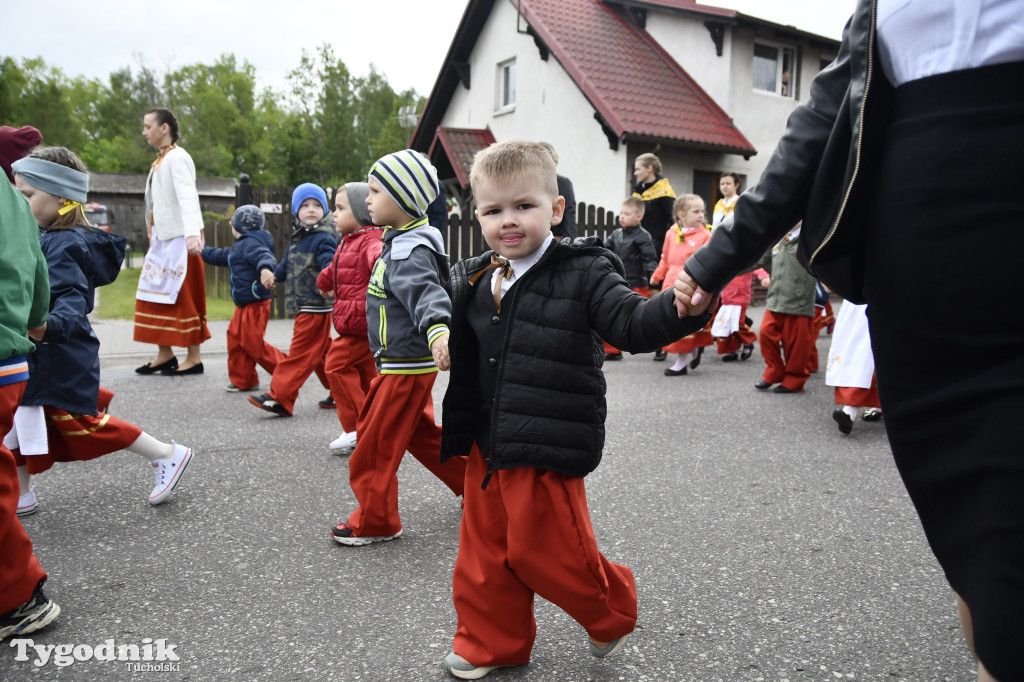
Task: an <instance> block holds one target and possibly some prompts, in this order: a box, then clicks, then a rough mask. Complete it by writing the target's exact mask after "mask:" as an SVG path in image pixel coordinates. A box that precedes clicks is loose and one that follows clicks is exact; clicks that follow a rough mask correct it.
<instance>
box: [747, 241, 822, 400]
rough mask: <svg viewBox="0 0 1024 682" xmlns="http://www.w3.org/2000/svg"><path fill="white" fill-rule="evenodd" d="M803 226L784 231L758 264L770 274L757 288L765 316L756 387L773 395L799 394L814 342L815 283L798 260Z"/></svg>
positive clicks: (806, 373) (806, 374)
mask: <svg viewBox="0 0 1024 682" xmlns="http://www.w3.org/2000/svg"><path fill="white" fill-rule="evenodd" d="M800 229H801V224H797V226H796V227H794V228H793V229H792V230H790V231H789V232H788V233H786V236H785V237H783V238H782V241H780V242H779V243H778V244H776V245H775V247H774V248H773V249H772V250H771V251H770V252H769V253H766V254H765V255H764V257H763V258H762V259H761V261H760V262H759V263H758V265H759V266H761V267H765V268H767V269H768V270H769V272H770V276H769V277H767V278H766V279H764V280H762V282H761V284H762V285H763V286H766V287H768V300H767V301H766V302H765V311H764V317H762V318H761V355H762V357H764V362H765V368H764V373H763V374H762V375H761V378H760V379H759V380H758V381H757V382H756V383H755V384H754V388H756V389H757V390H759V391H767V390H768V389H769V388H771V387H772V384H778V386H776V387H775V388H774V389H772V391H773V392H774V393H782V394H791V393H802V392H803V390H804V384H805V383H807V379H808V378H809V377H810V376H811V371H810V370H811V346H812V345H813V344H814V340H815V334H816V328H815V326H814V296H815V285H816V284H817V281H816V280H815V279H814V275H812V274H810V273H809V272H807V270H806V269H805V268H804V266H803V265H801V264H800V261H799V260H797V255H796V254H797V244H798V242H799V239H800Z"/></svg>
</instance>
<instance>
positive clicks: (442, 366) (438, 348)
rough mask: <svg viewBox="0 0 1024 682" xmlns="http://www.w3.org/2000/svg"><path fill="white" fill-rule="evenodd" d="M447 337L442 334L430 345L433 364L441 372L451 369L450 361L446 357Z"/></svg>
mask: <svg viewBox="0 0 1024 682" xmlns="http://www.w3.org/2000/svg"><path fill="white" fill-rule="evenodd" d="M448 336H449V335H448V334H442V335H441V336H439V337H437V338H436V339H434V342H433V343H432V344H430V352H431V353H433V355H434V364H435V365H437V368H438V369H439V370H441V371H443V372H447V371H448V370H450V369H451V368H452V361H451V358H450V357H449V356H448Z"/></svg>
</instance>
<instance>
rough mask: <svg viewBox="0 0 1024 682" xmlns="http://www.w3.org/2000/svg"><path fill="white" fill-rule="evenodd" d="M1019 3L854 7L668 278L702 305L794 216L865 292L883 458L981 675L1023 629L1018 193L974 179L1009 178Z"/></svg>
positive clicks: (850, 288) (1015, 663)
mask: <svg viewBox="0 0 1024 682" xmlns="http://www.w3.org/2000/svg"><path fill="white" fill-rule="evenodd" d="M1022 16H1024V0H958V1H957V2H956V3H953V2H934V1H931V0H857V3H856V9H855V11H854V14H853V18H852V19H851V20H850V22H849V23H848V24H847V27H846V30H845V32H844V36H843V43H842V46H841V47H840V49H839V56H838V57H837V58H836V60H835V62H833V63H832V64H831V65H830V66H828V67H827V68H825V69H824V70H822V71H821V73H819V74H818V75H817V77H815V79H814V81H813V82H812V83H811V90H810V98H809V100H808V101H807V102H806V103H804V104H801V105H800V106H798V107H797V108H796V109H795V110H794V111H793V113H792V115H790V117H789V122H788V125H787V129H786V132H785V134H784V135H783V136H782V138H781V139H780V141H779V145H778V148H777V149H776V150H775V152H774V153H773V155H772V157H771V158H770V159H769V161H768V165H767V166H766V167H765V171H764V173H763V174H762V176H761V179H760V181H759V182H758V183H757V185H756V186H754V187H752V188H751V189H749V190H748V191H747V192H746V193H745V194H744V195H743V201H741V202H739V203H738V204H737V205H736V211H735V213H734V216H733V217H734V222H733V224H732V226H729V225H728V224H726V225H723V226H721V227H719V228H717V229H716V230H715V232H714V234H713V235H712V237H711V241H710V242H709V243H708V244H707V246H706V247H705V248H704V249H703V250H701V251H699V252H697V253H696V254H694V255H693V257H692V258H690V259H689V260H688V261H687V262H686V268H685V272H683V273H682V274H680V276H679V279H678V280H677V282H676V297H677V299H678V305H679V307H680V309H681V310H683V311H685V312H689V313H691V314H697V313H699V312H702V311H703V308H704V307H706V306H707V305H709V303H711V301H712V299H713V297H712V296H709V295H707V294H708V292H715V291H719V290H720V289H721V288H722V287H723V286H724V285H725V284H726V283H727V282H728V281H729V280H730V279H731V278H732V277H733V276H734V275H735V274H736V273H737V272H741V271H742V270H743V269H745V268H749V266H750V264H752V263H753V262H755V261H756V260H757V259H758V258H759V257H760V255H761V254H762V253H763V252H764V251H765V250H766V249H768V248H769V247H770V246H771V245H772V243H774V242H775V241H776V240H778V238H779V236H780V235H781V234H784V233H785V232H786V231H788V230H789V229H790V228H791V227H792V226H793V225H794V224H795V223H796V222H797V221H798V220H800V219H801V218H802V219H803V233H802V235H801V237H800V245H801V246H800V252H801V256H802V259H803V261H804V262H805V263H806V264H807V265H808V267H809V268H810V269H811V270H812V271H813V272H814V274H815V275H817V276H818V278H819V279H820V280H822V281H823V282H824V283H825V284H827V285H828V286H829V288H831V289H832V290H833V291H835V292H837V293H838V294H840V295H841V296H842V297H843V298H845V299H847V300H850V301H853V302H855V303H867V305H868V308H867V316H868V324H869V327H870V331H871V346H872V350H873V351H874V358H875V370H876V372H877V376H878V393H879V397H880V398H881V403H882V407H883V409H884V410H885V422H886V430H887V432H888V435H889V443H890V445H891V446H892V454H893V458H894V459H895V461H896V466H897V468H898V469H899V472H900V475H901V476H902V477H903V482H904V484H905V485H906V487H907V492H908V493H909V494H910V499H911V500H912V501H913V502H914V506H915V507H916V509H917V512H918V514H919V516H920V518H921V525H922V526H923V528H924V532H925V535H926V536H927V538H928V542H929V544H930V545H931V548H932V551H933V552H934V553H935V556H936V558H937V559H938V562H939V565H940V566H941V567H942V569H943V571H944V572H945V575H946V578H947V579H948V581H949V583H950V585H951V586H952V588H953V591H954V592H955V593H956V602H957V606H958V607H959V611H960V621H961V625H962V626H963V630H964V635H965V638H966V641H967V644H968V646H969V647H970V648H971V652H972V653H974V654H975V655H976V658H977V660H978V679H979V680H992V679H999V680H1004V682H1005V681H1006V680H1019V679H1022V669H1021V662H1020V645H1021V642H1024V616H1022V614H1024V448H1022V446H1021V441H1020V415H1021V414H1022V412H1024V353H1022V352H1021V350H1022V349H1024V317H1022V316H1021V315H1019V314H1017V313H1014V312H1013V310H1014V309H1013V306H1012V305H1010V306H1007V303H1006V301H1007V298H1006V296H1005V295H1004V292H1009V291H1014V290H1016V288H1017V281H1016V280H1017V272H1018V271H1019V268H1020V254H1021V253H1022V252H1024V230H1022V229H1021V226H1022V224H1024V194H1022V193H1021V192H1019V191H1016V190H1015V189H1010V190H1009V191H1006V192H997V193H993V192H992V188H991V179H992V178H999V183H1000V186H1001V187H1006V188H1018V187H1021V186H1022V185H1024V164H1022V163H1021V159H1022V158H1024V126H1022V125H1021V121H1022V120H1024V88H1021V87H1020V83H1022V82H1024V31H1021V29H1020V27H1021V17H1022ZM1013 83H1017V85H1016V86H1014V85H1012V84H1013ZM925 283H926V284H925ZM922 286H924V287H925V289H924V290H922ZM893 597H894V598H896V599H899V597H900V595H898V594H894V595H893ZM952 601H953V597H952V595H951V597H950V602H952ZM936 634H938V632H936Z"/></svg>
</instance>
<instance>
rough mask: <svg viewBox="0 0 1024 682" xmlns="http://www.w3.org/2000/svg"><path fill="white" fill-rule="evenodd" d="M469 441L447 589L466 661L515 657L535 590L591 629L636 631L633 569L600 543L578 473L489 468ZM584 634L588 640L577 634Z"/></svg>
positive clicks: (606, 635) (601, 633) (508, 661)
mask: <svg viewBox="0 0 1024 682" xmlns="http://www.w3.org/2000/svg"><path fill="white" fill-rule="evenodd" d="M486 474H487V463H486V461H485V460H484V458H483V457H482V456H481V455H480V451H479V450H478V449H477V448H476V447H475V446H474V447H473V451H472V452H471V453H470V456H469V466H468V468H467V470H466V481H467V484H466V509H465V511H464V512H463V514H462V528H461V531H460V533H459V554H458V557H456V559H455V573H454V576H453V580H452V593H453V597H454V600H455V611H456V613H457V614H458V621H459V625H458V630H457V631H456V633H455V646H454V651H455V653H457V654H458V655H460V656H462V657H463V658H465V659H466V660H467V661H469V662H470V663H472V664H473V665H477V666H482V665H522V664H524V663H526V662H527V661H528V660H529V658H530V650H531V649H532V648H533V641H534V638H535V637H536V634H537V623H536V621H535V620H534V616H533V600H534V595H535V594H538V595H540V596H541V597H543V598H544V599H547V600H548V601H550V602H552V603H553V604H555V605H557V606H558V607H559V608H561V609H562V610H564V611H565V612H566V613H568V614H569V615H570V616H572V618H573V619H574V620H575V621H576V622H577V623H579V624H580V625H582V626H583V628H584V629H585V630H586V631H587V634H589V635H590V636H591V637H593V638H594V639H595V640H597V641H600V642H609V641H611V640H613V639H616V638H618V637H621V636H623V635H625V634H628V633H630V632H632V631H633V628H634V627H635V626H636V617H637V597H636V583H635V581H634V580H633V573H632V571H630V570H629V568H627V567H626V566H620V565H619V564H614V563H612V562H610V561H608V559H606V558H605V557H604V555H603V554H601V552H600V551H599V550H598V549H597V541H596V540H595V539H594V529H593V526H591V523H590V512H589V510H588V509H587V494H586V490H585V489H584V486H583V479H582V478H570V477H568V476H564V475H562V474H559V473H556V472H554V471H545V470H543V469H504V470H501V471H496V472H494V475H493V476H492V477H491V480H490V482H489V483H488V484H487V489H486V490H481V489H480V482H481V481H483V479H484V476H485V475H486ZM581 644H585V642H581Z"/></svg>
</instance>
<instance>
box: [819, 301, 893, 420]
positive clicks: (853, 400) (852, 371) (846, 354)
mask: <svg viewBox="0 0 1024 682" xmlns="http://www.w3.org/2000/svg"><path fill="white" fill-rule="evenodd" d="M867 308H868V307H867V305H857V304H856V303H850V302H849V301H844V302H843V305H842V307H841V308H839V315H838V317H837V318H836V328H835V333H834V334H833V335H832V346H831V348H829V351H828V366H827V367H826V369H825V384H826V385H827V386H835V392H836V409H835V410H833V411H832V419H833V420H834V421H835V422H836V424H837V425H838V426H839V432H840V433H842V434H844V435H849V434H850V433H852V432H853V422H854V421H856V420H857V419H858V418H862V419H863V420H864V421H878V420H879V419H881V416H882V409H881V402H880V401H879V398H878V383H877V382H876V380H875V357H874V355H873V354H872V353H871V332H870V331H869V330H868V315H867Z"/></svg>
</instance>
